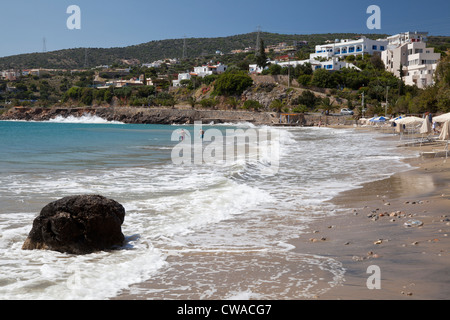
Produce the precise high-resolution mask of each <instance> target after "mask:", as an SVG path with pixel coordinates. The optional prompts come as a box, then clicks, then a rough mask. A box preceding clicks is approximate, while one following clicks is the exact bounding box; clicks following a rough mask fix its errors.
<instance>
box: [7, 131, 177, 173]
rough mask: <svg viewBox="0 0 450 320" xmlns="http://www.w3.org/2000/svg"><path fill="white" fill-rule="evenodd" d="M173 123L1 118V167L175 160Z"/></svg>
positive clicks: (59, 167)
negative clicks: (162, 124)
mask: <svg viewBox="0 0 450 320" xmlns="http://www.w3.org/2000/svg"><path fill="white" fill-rule="evenodd" d="M173 130H175V129H174V128H172V127H167V126H159V125H122V124H73V123H39V122H0V133H1V137H0V150H1V151H2V152H1V154H0V162H1V163H2V168H1V169H0V170H2V171H19V172H20V171H24V170H25V171H34V170H66V169H68V170H72V169H77V168H89V169H92V168H100V167H101V168H117V167H130V166H139V165H146V164H148V163H152V162H157V163H164V162H168V161H170V152H167V150H164V149H161V147H164V146H170V145H171V144H172V142H171V140H170V138H171V134H172V131H173Z"/></svg>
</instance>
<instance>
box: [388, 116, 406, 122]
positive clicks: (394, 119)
mask: <svg viewBox="0 0 450 320" xmlns="http://www.w3.org/2000/svg"><path fill="white" fill-rule="evenodd" d="M400 119H403V117H402V116H400V117H397V118H392V119H391V120H389V121H390V122H395V121H397V120H400Z"/></svg>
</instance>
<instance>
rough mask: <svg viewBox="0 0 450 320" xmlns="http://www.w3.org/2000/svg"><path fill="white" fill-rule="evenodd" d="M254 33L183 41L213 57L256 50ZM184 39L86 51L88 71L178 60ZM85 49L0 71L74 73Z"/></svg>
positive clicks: (0, 66)
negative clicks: (129, 63) (124, 62)
mask: <svg viewBox="0 0 450 320" xmlns="http://www.w3.org/2000/svg"><path fill="white" fill-rule="evenodd" d="M260 36H261V38H262V39H263V40H264V42H265V45H266V46H269V45H275V44H278V43H280V42H287V43H290V44H291V43H293V42H294V41H307V42H308V45H307V46H306V47H305V49H304V50H305V51H306V52H312V51H313V50H314V46H315V45H316V44H323V43H324V42H325V41H326V40H334V39H344V38H355V37H357V36H361V35H360V34H348V33H345V34H342V33H336V34H313V35H286V34H276V33H267V32H263V33H261V34H260ZM365 36H366V37H368V38H374V39H376V38H380V37H383V36H384V35H378V34H366V35H365ZM256 39H257V34H256V32H253V33H248V34H242V35H235V36H229V37H219V38H188V39H186V47H187V52H186V56H187V57H189V58H195V57H200V56H204V55H212V54H214V53H215V52H216V51H217V50H220V51H222V52H223V53H230V52H231V51H232V50H237V49H244V48H247V47H255V44H256ZM183 43H184V39H170V40H160V41H151V42H147V43H143V44H139V45H134V46H129V47H123V48H89V49H88V50H87V53H88V59H87V60H88V67H95V66H98V65H104V64H109V65H111V64H113V63H121V61H122V60H131V59H136V60H138V61H139V62H140V63H148V62H152V61H155V60H159V59H164V58H181V57H182V55H183ZM85 54H86V50H85V48H75V49H65V50H59V51H52V52H46V53H30V54H21V55H15V56H9V57H3V58H0V70H5V69H26V68H50V69H77V68H84V67H85Z"/></svg>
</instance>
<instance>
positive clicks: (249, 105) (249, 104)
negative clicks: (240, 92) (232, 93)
mask: <svg viewBox="0 0 450 320" xmlns="http://www.w3.org/2000/svg"><path fill="white" fill-rule="evenodd" d="M242 108H243V109H246V110H250V109H253V110H254V111H258V110H259V109H261V108H262V105H261V104H260V103H259V102H258V101H256V100H247V101H245V102H244V106H243V107H242Z"/></svg>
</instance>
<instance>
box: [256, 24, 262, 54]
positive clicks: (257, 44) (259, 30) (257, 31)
mask: <svg viewBox="0 0 450 320" xmlns="http://www.w3.org/2000/svg"><path fill="white" fill-rule="evenodd" d="M256 33H257V35H256V47H255V53H256V55H258V54H259V46H260V42H261V41H260V33H261V26H257V27H256Z"/></svg>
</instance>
